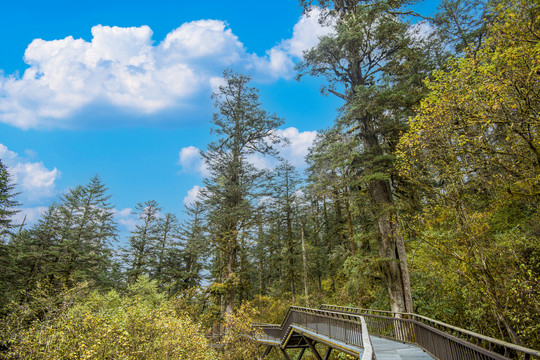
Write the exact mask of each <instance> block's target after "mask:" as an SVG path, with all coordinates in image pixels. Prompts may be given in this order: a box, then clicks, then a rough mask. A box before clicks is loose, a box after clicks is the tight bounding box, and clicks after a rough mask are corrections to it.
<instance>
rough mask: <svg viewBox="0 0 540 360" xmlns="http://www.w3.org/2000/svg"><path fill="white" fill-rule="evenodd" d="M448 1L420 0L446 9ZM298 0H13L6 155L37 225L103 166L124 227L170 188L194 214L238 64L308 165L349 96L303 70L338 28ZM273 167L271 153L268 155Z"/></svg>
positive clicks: (0, 101)
mask: <svg viewBox="0 0 540 360" xmlns="http://www.w3.org/2000/svg"><path fill="white" fill-rule="evenodd" d="M436 6H437V2H435V1H433V2H430V1H426V2H423V3H420V4H419V5H417V6H416V9H417V11H419V12H421V13H422V14H424V15H433V13H434V11H435V10H436ZM318 11H319V10H318V9H313V10H312V11H311V12H310V13H309V14H303V13H302V10H301V9H300V7H299V5H298V2H297V1H295V0H288V1H282V0H279V1H270V2H261V1H233V2H230V1H229V2H227V1H221V0H209V1H199V2H197V1H182V0H176V1H166V0H154V1H147V0H145V1H142V0H130V1H123V0H119V1H111V0H108V1H105V0H95V1H93V2H91V3H85V2H75V1H68V0H50V1H35V0H29V1H6V2H4V3H3V4H2V15H1V21H0V54H1V56H0V159H1V160H2V162H3V163H4V164H6V165H7V166H8V168H9V171H10V173H11V174H12V176H13V179H14V180H15V182H16V183H17V190H18V191H20V192H21V195H20V196H19V201H20V202H21V203H22V206H21V207H22V211H21V214H20V216H26V217H27V221H28V222H29V223H32V222H34V221H36V220H37V218H38V217H39V213H40V212H41V211H43V210H44V209H45V208H46V207H47V206H48V205H49V204H51V202H52V201H54V200H55V199H56V198H57V197H58V195H59V194H61V193H65V192H66V191H67V190H68V189H69V188H73V187H75V186H77V185H83V184H86V183H88V181H89V179H90V178H91V177H92V176H94V175H96V174H97V175H99V176H100V178H101V179H102V180H103V182H104V183H105V184H106V186H107V187H108V188H109V193H110V194H112V198H111V203H112V204H114V206H115V209H116V211H117V222H118V223H119V224H120V226H121V231H122V232H127V231H128V230H129V228H130V227H132V226H133V224H134V223H135V218H134V216H133V215H132V214H131V209H132V208H134V207H135V205H136V204H137V203H138V202H144V201H147V200H156V201H157V202H158V203H159V204H160V205H161V206H162V207H163V210H164V211H165V212H172V213H175V214H176V215H178V216H179V217H182V211H183V208H184V205H185V204H188V203H189V202H190V201H192V200H193V198H194V196H195V195H196V193H197V189H198V188H199V187H200V186H202V179H203V177H204V176H205V175H206V174H205V168H204V166H203V164H202V162H201V159H200V156H199V150H204V149H205V147H206V144H207V143H208V142H210V141H212V139H213V137H212V135H210V127H211V123H210V120H211V117H212V112H213V111H214V108H213V104H212V100H211V99H210V95H211V93H212V91H214V90H215V89H216V88H217V86H219V84H220V81H221V75H222V71H223V69H225V68H230V69H232V70H234V71H237V72H240V73H243V74H248V75H250V76H251V77H252V79H253V81H252V86H254V87H257V88H258V89H259V90H260V101H261V103H262V104H263V108H264V109H265V110H267V111H269V112H274V113H276V114H277V115H278V116H280V117H282V118H283V119H284V120H285V124H284V125H283V126H282V127H281V128H280V129H279V130H278V132H279V133H280V134H281V135H282V136H284V137H287V138H288V139H289V143H290V144H289V145H288V146H286V147H282V148H281V153H282V156H283V157H285V158H287V159H288V160H289V161H290V162H291V163H292V164H293V165H295V166H296V167H297V168H298V169H299V171H300V172H302V171H303V170H304V169H305V161H304V157H305V155H306V154H307V151H308V148H309V146H310V145H311V144H312V142H313V140H314V138H315V136H316V133H317V131H320V130H321V129H324V128H327V127H329V126H331V125H332V123H333V121H334V119H335V118H336V117H337V115H338V112H337V108H338V107H339V106H340V105H341V101H339V100H338V99H336V98H332V97H324V96H322V95H321V94H320V91H319V89H320V86H321V81H320V80H319V79H313V78H309V77H306V78H303V79H302V80H301V81H296V80H295V78H294V77H295V71H294V65H295V64H296V63H298V62H299V61H301V59H302V52H303V51H304V50H307V49H309V48H311V47H313V46H314V45H316V44H317V42H318V38H319V37H320V36H323V35H325V34H328V33H329V32H330V31H331V28H329V27H324V26H321V25H320V24H319V23H318V21H317V14H318ZM253 161H254V162H255V163H256V164H257V165H258V166H259V167H271V166H272V165H273V164H272V161H271V160H269V159H262V158H255V159H253Z"/></svg>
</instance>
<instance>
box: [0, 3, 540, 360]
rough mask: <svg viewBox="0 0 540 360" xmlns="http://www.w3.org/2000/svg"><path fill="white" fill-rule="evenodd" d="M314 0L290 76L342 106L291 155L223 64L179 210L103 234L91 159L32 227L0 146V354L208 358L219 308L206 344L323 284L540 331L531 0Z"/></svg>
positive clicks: (536, 62) (349, 295)
mask: <svg viewBox="0 0 540 360" xmlns="http://www.w3.org/2000/svg"><path fill="white" fill-rule="evenodd" d="M312 5H314V4H312V3H311V2H309V1H306V2H302V3H301V6H302V7H304V8H305V9H310V6H312ZM316 5H317V6H319V9H320V21H321V22H327V23H328V24H329V25H330V26H332V27H334V29H335V31H334V32H333V33H331V34H329V35H326V36H324V37H322V38H321V39H320V42H319V44H318V45H317V46H316V47H314V48H313V49H311V50H309V51H307V52H305V53H304V56H303V61H301V62H299V63H298V64H297V65H296V70H297V76H298V78H299V79H300V81H302V78H304V77H306V76H316V77H321V78H322V79H324V84H325V85H324V86H323V88H322V91H323V92H325V93H327V94H328V95H329V96H336V97H337V98H339V99H341V100H342V101H343V103H342V104H343V105H342V108H341V112H340V116H339V118H338V119H337V120H336V121H335V123H334V125H333V126H332V127H330V128H328V129H326V130H325V131H323V132H321V133H320V134H318V136H317V139H316V141H315V144H314V146H313V147H312V148H311V149H310V152H309V155H308V157H307V161H308V164H309V167H308V169H307V170H306V174H305V176H301V175H300V174H298V173H297V171H296V170H295V168H294V167H293V166H292V165H291V164H290V163H288V162H287V161H285V160H283V159H281V160H280V159H279V156H278V153H277V152H276V145H278V144H279V143H280V142H283V141H285V140H284V139H283V138H280V137H279V136H278V135H279V133H278V132H277V131H276V129H277V127H278V126H280V125H281V124H282V123H283V120H282V119H281V118H280V117H279V116H278V115H276V114H272V113H269V112H267V111H265V110H264V105H263V104H261V103H260V101H259V94H258V90H257V89H256V88H254V87H253V86H252V85H251V79H250V77H249V76H247V75H243V74H240V73H237V72H234V71H233V70H230V69H226V70H224V72H223V81H222V82H221V85H220V86H219V87H217V89H216V91H215V92H214V95H213V96H212V99H213V101H214V108H215V112H214V115H213V117H212V135H213V137H214V140H213V141H212V142H210V143H209V144H208V145H207V147H206V149H205V150H203V151H202V152H201V156H202V157H203V159H204V162H205V166H206V168H207V172H208V176H207V177H206V178H205V180H204V188H202V189H201V191H200V194H199V196H198V198H197V201H195V202H194V203H192V204H191V205H190V206H188V207H187V208H186V210H185V211H186V215H187V217H186V220H185V221H183V222H182V223H180V222H179V220H178V219H177V218H176V217H175V216H174V215H173V214H171V213H167V212H164V211H163V209H162V208H161V207H160V205H159V204H158V203H157V202H156V201H153V200H151V201H145V202H140V203H139V204H138V205H137V206H136V207H135V208H134V213H135V214H136V216H137V217H138V220H139V221H138V224H137V226H136V227H135V229H134V230H133V231H132V232H131V234H130V236H129V238H128V240H127V241H125V242H123V244H122V245H121V246H117V245H115V244H116V243H117V241H118V229H117V224H116V223H115V222H114V211H113V209H114V207H113V205H112V204H110V203H109V199H110V194H109V193H108V190H107V188H106V186H105V184H103V182H102V181H101V179H100V178H99V176H95V177H93V178H92V179H90V180H89V182H88V183H87V184H85V185H80V186H77V187H75V188H73V189H70V190H68V191H67V192H66V193H64V194H63V195H62V196H60V197H59V198H58V199H57V201H56V202H54V203H53V204H51V205H50V206H49V208H48V209H47V211H46V212H44V213H43V214H42V215H41V218H40V220H39V221H38V222H37V223H36V224H35V225H33V226H31V227H26V226H23V225H21V224H20V223H17V222H15V221H13V216H14V215H15V214H16V213H17V208H18V206H19V204H18V203H17V201H16V195H17V194H16V191H15V184H14V183H13V181H12V180H11V176H10V173H9V170H8V168H7V167H6V166H4V165H2V166H1V177H0V179H1V181H0V204H1V209H0V211H1V213H0V215H1V217H0V221H1V222H0V230H1V231H2V244H1V248H0V267H1V268H2V271H1V272H0V289H1V290H2V291H1V292H0V316H1V317H2V322H1V323H2V325H1V326H2V328H1V339H0V340H1V342H2V345H1V346H2V351H1V352H0V356H3V357H6V358H47V357H52V358H68V357H78V358H111V357H114V358H120V357H125V358H177V357H182V356H190V358H201V359H202V358H215V357H217V356H219V355H218V354H217V352H216V350H215V349H212V348H211V347H209V346H207V340H206V339H205V337H204V333H212V332H215V331H221V330H222V329H227V330H228V331H227V337H226V338H225V339H224V344H225V345H224V347H223V348H222V349H221V350H220V351H222V352H223V353H224V354H226V356H228V357H229V358H253V356H254V355H253V353H252V351H255V350H256V349H254V348H253V346H252V345H250V344H249V343H248V342H246V341H238V339H239V337H238V336H240V334H242V333H243V332H245V331H246V329H245V328H244V327H243V326H245V325H246V324H249V322H250V321H251V320H258V321H268V322H278V321H280V319H281V317H282V316H283V314H284V311H286V309H287V308H288V306H290V305H293V304H296V305H302V306H317V305H319V304H322V303H331V304H339V305H352V306H356V307H363V308H374V309H383V310H390V309H391V310H393V311H404V312H415V313H418V314H421V315H425V316H429V317H432V318H435V319H437V320H440V321H444V322H447V323H450V324H455V325H457V326H460V327H463V328H467V329H469V330H472V331H475V332H479V333H482V334H485V335H488V336H492V337H495V338H499V339H504V340H507V341H510V342H514V343H516V344H520V345H525V346H528V347H532V348H539V347H540V343H539V341H540V340H539V339H540V338H539V336H538V333H539V332H540V328H539V327H540V319H539V314H540V302H539V300H540V298H539V291H540V288H539V287H538V283H539V279H540V245H539V242H538V237H539V236H540V226H539V224H540V213H539V202H538V200H539V194H540V189H539V187H540V182H539V181H540V148H539V147H540V140H539V125H540V118H539V113H538V110H539V105H540V102H539V100H540V99H539V96H540V86H539V81H538V79H539V76H538V75H539V74H540V45H539V41H538V40H539V38H540V23H539V20H540V6H539V5H540V4H539V3H538V2H537V1H533V2H531V1H518V0H515V1H496V2H489V3H481V2H476V1H470V2H467V1H454V0H447V1H443V2H441V5H440V12H439V13H438V14H437V15H436V16H435V17H434V18H433V19H426V20H425V21H430V22H431V23H432V24H433V31H432V32H431V33H430V34H428V35H425V34H424V35H422V36H420V35H419V34H418V33H417V32H415V31H414V29H415V27H414V26H413V25H411V23H410V21H411V19H412V18H416V17H421V16H422V14H416V13H415V12H414V11H412V10H410V8H408V7H407V5H408V3H407V2H406V1H352V0H340V1H319V2H318V3H317V4H316ZM255 155H257V156H274V157H277V158H278V160H280V162H279V165H277V166H276V167H275V168H273V169H271V170H261V169H260V168H257V167H256V166H254V165H253V163H252V162H250V159H252V157H253V156H255ZM203 285H204V286H203ZM240 338H241V336H240ZM185 354H189V355H185ZM221 355H222V356H223V354H221Z"/></svg>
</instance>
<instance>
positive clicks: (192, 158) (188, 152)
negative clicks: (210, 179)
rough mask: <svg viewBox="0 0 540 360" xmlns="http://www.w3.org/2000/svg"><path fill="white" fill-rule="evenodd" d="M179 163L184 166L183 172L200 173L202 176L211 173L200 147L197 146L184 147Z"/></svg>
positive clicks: (179, 156)
mask: <svg viewBox="0 0 540 360" xmlns="http://www.w3.org/2000/svg"><path fill="white" fill-rule="evenodd" d="M178 164H179V165H181V166H182V172H187V173H199V174H201V175H202V176H208V175H210V172H209V171H208V168H207V166H206V163H205V162H204V160H203V158H202V156H201V153H200V150H199V148H196V147H195V146H188V147H184V148H182V149H181V150H180V152H179V153H178Z"/></svg>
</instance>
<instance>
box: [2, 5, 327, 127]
mask: <svg viewBox="0 0 540 360" xmlns="http://www.w3.org/2000/svg"><path fill="white" fill-rule="evenodd" d="M318 15H319V10H317V9H314V10H312V11H311V12H310V14H309V16H307V15H303V16H302V17H301V18H300V19H299V22H298V23H297V24H296V25H295V26H294V29H293V36H292V38H291V39H287V40H283V41H281V43H280V44H279V45H278V46H276V47H274V48H272V49H270V50H268V51H267V52H266V54H265V55H263V56H258V55H256V54H252V53H248V52H247V51H246V50H245V48H244V45H243V44H242V43H241V42H240V40H239V39H238V37H237V36H236V35H234V34H233V32H232V30H231V29H229V28H228V27H227V25H226V23H224V22H223V21H220V20H198V21H193V22H189V23H185V24H182V25H181V26H180V27H179V28H177V29H175V30H173V31H171V32H170V33H169V34H168V35H167V36H166V37H165V39H164V40H163V41H162V42H160V43H158V44H154V42H153V40H152V35H153V33H152V30H151V29H150V28H149V27H148V26H140V27H126V28H122V27H116V26H112V27H111V26H101V25H97V26H94V27H93V28H92V39H91V40H90V41H86V40H83V39H74V38H73V37H72V36H68V37H66V38H65V39H59V40H53V41H45V40H42V39H35V40H34V41H32V43H31V44H30V45H29V46H28V48H27V49H26V52H25V56H24V59H25V62H26V63H27V64H28V65H29V68H27V69H26V71H25V72H24V74H23V75H22V77H17V76H5V75H2V74H1V73H0V121H1V122H4V123H7V124H11V125H13V126H17V127H20V128H23V129H28V128H41V127H73V126H76V123H75V122H76V121H80V120H78V119H81V118H85V116H86V117H88V118H91V114H95V113H96V112H97V111H96V109H107V110H108V111H109V113H110V112H111V111H115V112H116V113H118V114H123V115H125V116H128V115H130V116H132V117H136V118H139V119H145V120H146V121H148V119H149V118H150V116H151V115H155V114H164V113H166V112H167V111H172V110H175V109H184V110H185V109H193V108H194V107H193V103H194V101H195V100H197V99H199V100H200V99H203V98H204V101H205V104H204V105H202V107H210V102H209V101H208V92H209V91H210V90H211V88H212V87H215V86H216V84H217V83H218V80H217V79H218V78H219V75H220V72H221V70H222V69H223V67H225V66H234V67H235V68H240V69H243V71H247V72H251V73H253V75H255V76H256V78H257V79H259V80H265V79H267V80H273V79H277V78H290V77H292V74H293V72H292V69H293V65H294V62H293V60H294V59H295V58H298V57H300V56H301V55H302V51H303V50H306V49H308V48H310V47H312V46H314V45H315V44H316V43H317V41H318V37H319V36H322V35H324V34H327V33H328V32H329V29H330V28H328V27H327V28H325V27H321V26H320V25H319V23H318V22H317V18H318ZM203 95H204V96H203ZM199 107H201V106H199ZM192 111H194V110H192ZM199 112H200V110H199ZM134 114H137V116H135V115H134Z"/></svg>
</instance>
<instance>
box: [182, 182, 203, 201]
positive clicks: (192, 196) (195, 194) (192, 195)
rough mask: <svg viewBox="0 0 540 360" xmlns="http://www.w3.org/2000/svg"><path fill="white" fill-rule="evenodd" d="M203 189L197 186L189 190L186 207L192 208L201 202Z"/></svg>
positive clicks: (185, 199) (185, 198)
mask: <svg viewBox="0 0 540 360" xmlns="http://www.w3.org/2000/svg"><path fill="white" fill-rule="evenodd" d="M202 189H204V188H201V187H200V186H199V185H195V186H194V187H192V188H191V189H189V190H188V192H187V195H186V196H185V197H184V205H186V206H191V205H193V204H195V202H196V201H197V200H199V194H200V193H201V190H202Z"/></svg>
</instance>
